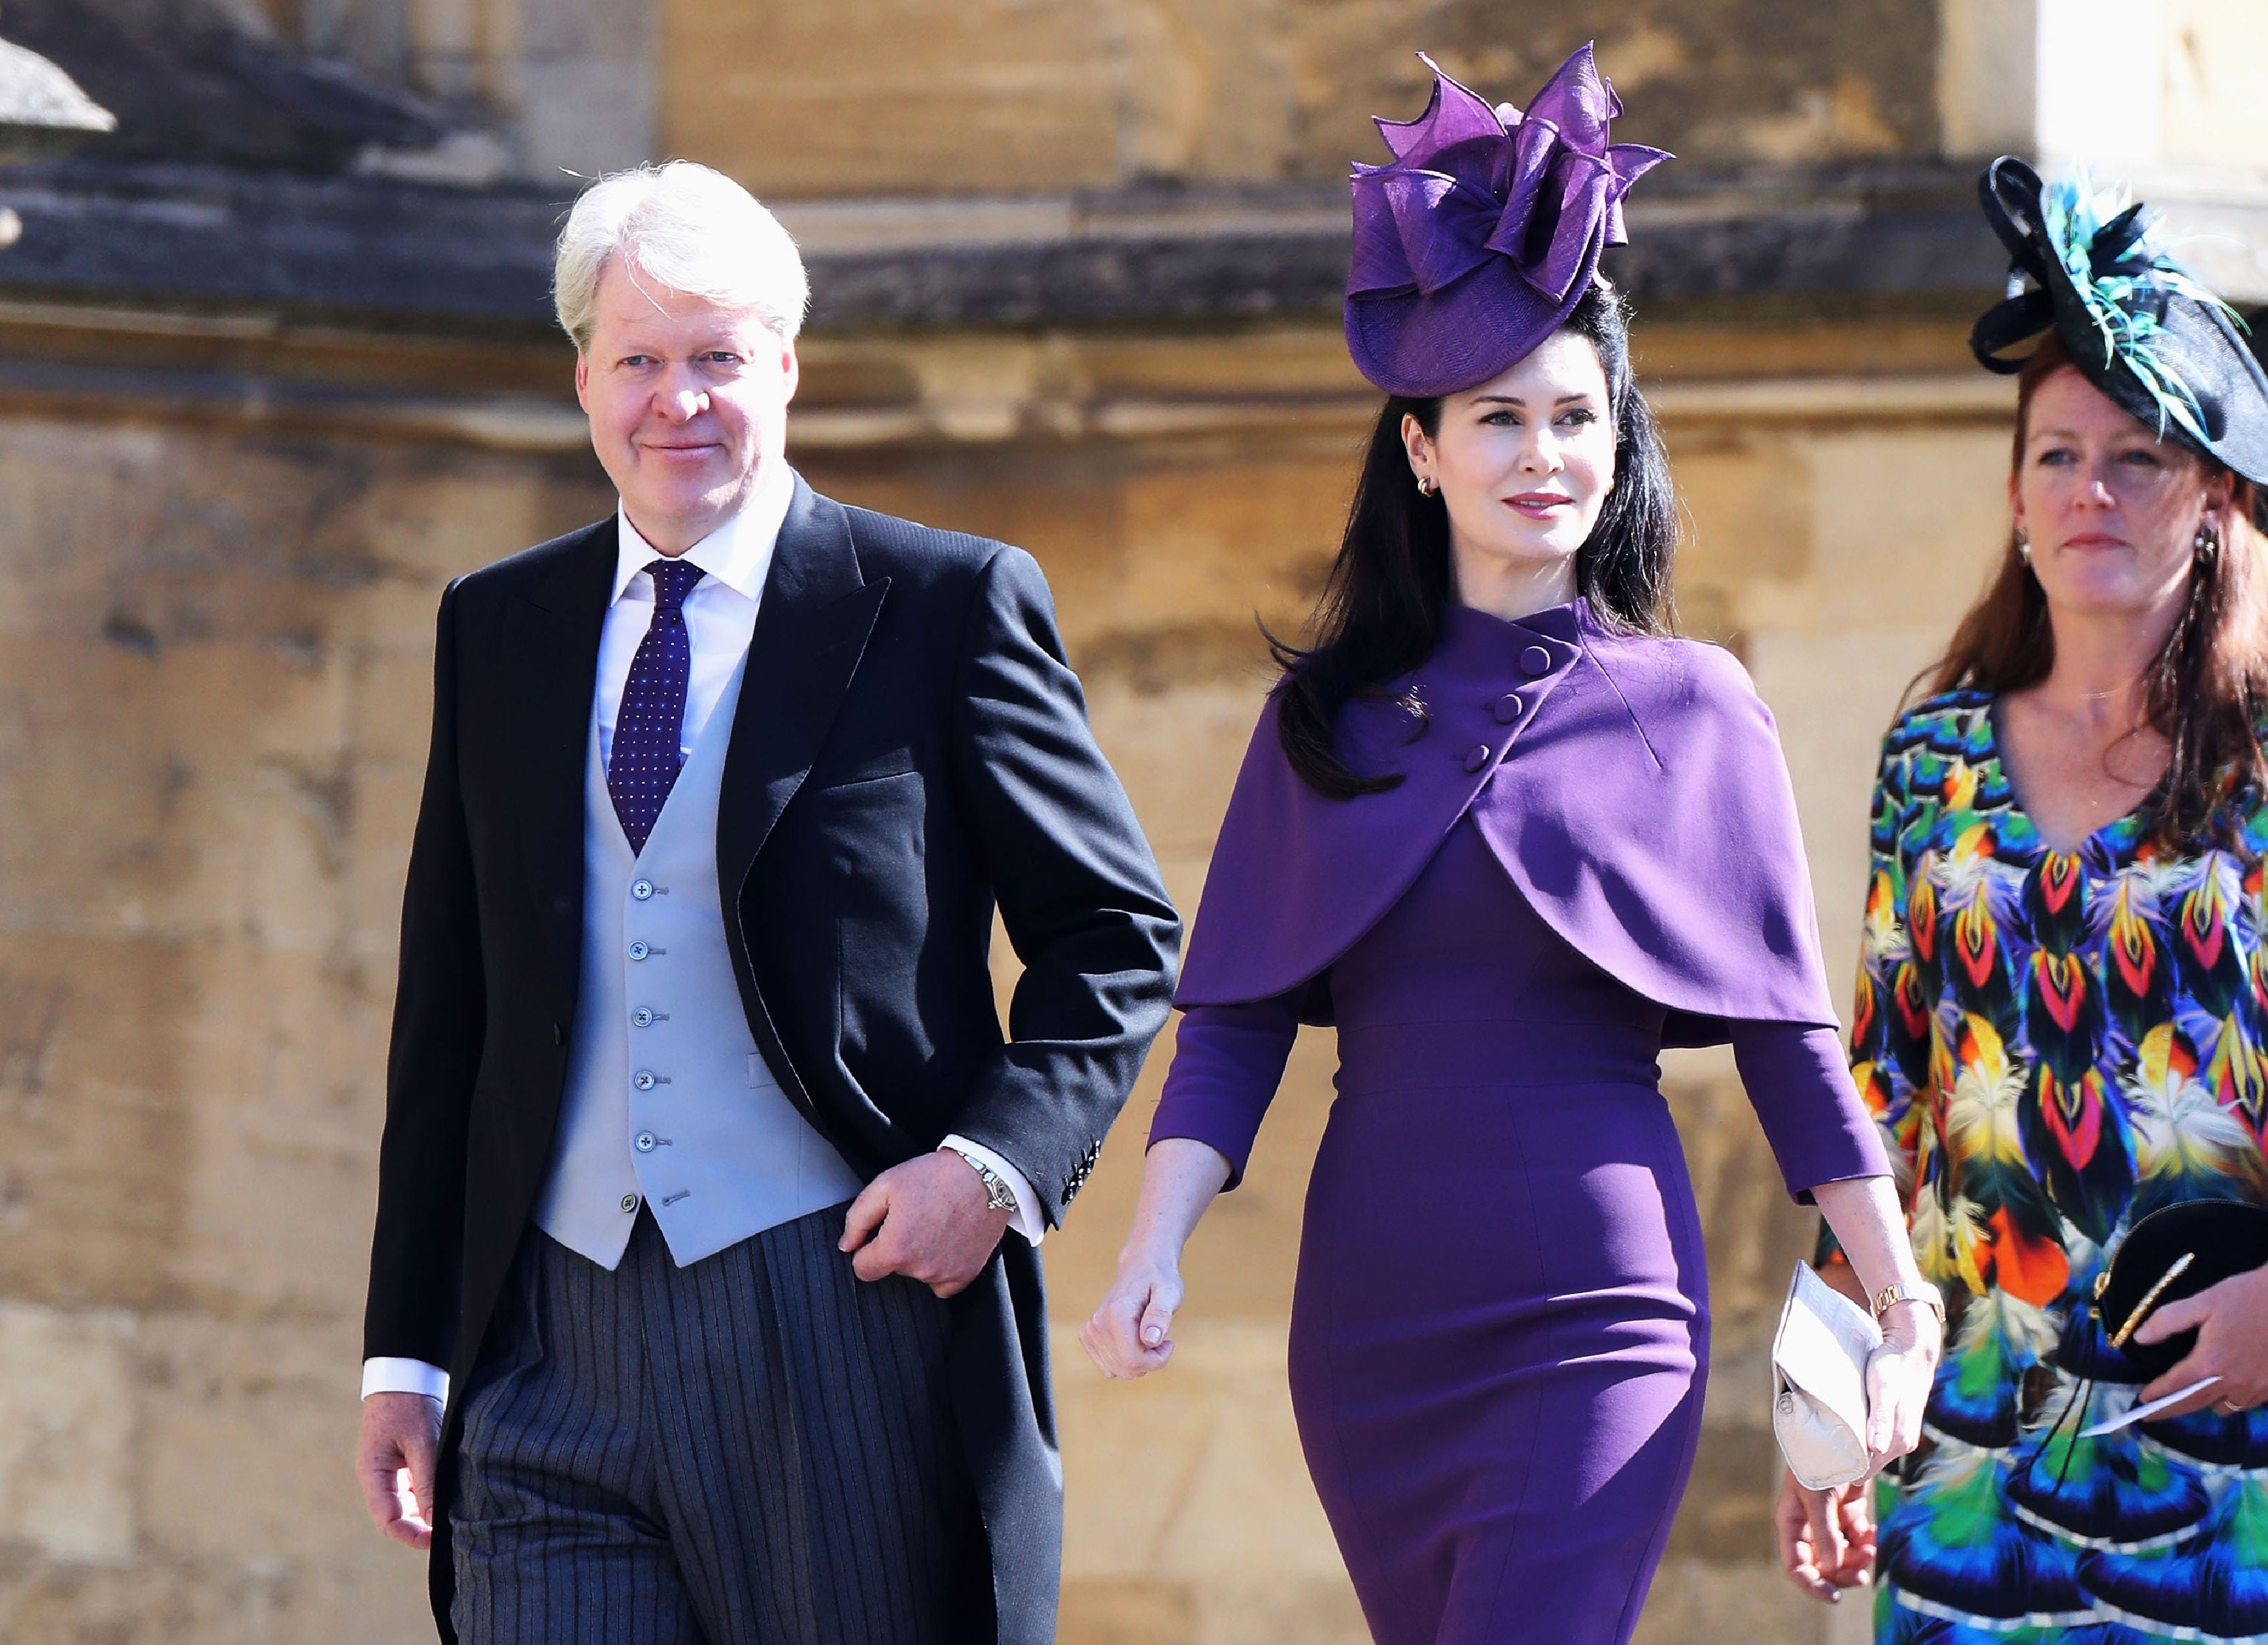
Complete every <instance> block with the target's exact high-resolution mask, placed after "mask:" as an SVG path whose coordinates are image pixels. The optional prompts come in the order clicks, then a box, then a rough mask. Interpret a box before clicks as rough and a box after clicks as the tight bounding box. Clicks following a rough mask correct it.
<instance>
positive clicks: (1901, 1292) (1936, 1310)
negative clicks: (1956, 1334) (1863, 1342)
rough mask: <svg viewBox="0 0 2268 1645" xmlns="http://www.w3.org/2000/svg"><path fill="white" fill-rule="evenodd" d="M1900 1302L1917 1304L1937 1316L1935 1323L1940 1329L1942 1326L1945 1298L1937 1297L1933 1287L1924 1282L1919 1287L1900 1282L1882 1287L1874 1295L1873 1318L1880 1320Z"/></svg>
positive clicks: (1937, 1294) (1935, 1288)
mask: <svg viewBox="0 0 2268 1645" xmlns="http://www.w3.org/2000/svg"><path fill="white" fill-rule="evenodd" d="M1900 1302H1919V1303H1920V1304H1921V1305H1922V1306H1923V1307H1924V1308H1926V1309H1929V1310H1930V1311H1931V1312H1932V1313H1933V1314H1935V1315H1936V1316H1937V1323H1938V1325H1939V1326H1940V1328H1942V1327H1943V1326H1944V1324H1945V1298H1944V1297H1943V1296H1941V1295H1939V1293H1938V1289H1937V1287H1935V1286H1933V1285H1930V1284H1928V1283H1926V1282H1925V1283H1923V1284H1920V1285H1907V1284H1904V1283H1903V1282H1901V1283H1899V1284H1896V1285H1886V1286H1884V1287H1882V1288H1881V1290H1879V1291H1877V1292H1875V1293H1874V1317H1875V1318H1876V1319H1880V1318H1881V1317H1882V1316H1883V1315H1884V1314H1886V1313H1888V1312H1889V1310H1890V1309H1893V1308H1895V1307H1896V1306H1897V1305H1898V1304H1899V1303H1900Z"/></svg>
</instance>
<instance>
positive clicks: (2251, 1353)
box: [2134, 1268, 2268, 1422]
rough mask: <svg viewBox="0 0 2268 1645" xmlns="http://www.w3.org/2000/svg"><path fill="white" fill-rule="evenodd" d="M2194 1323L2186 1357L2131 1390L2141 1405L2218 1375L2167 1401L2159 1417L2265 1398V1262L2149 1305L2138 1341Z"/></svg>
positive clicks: (2227, 1411)
mask: <svg viewBox="0 0 2268 1645" xmlns="http://www.w3.org/2000/svg"><path fill="white" fill-rule="evenodd" d="M2191 1328H2195V1330H2196V1331H2197V1334H2198V1335H2197V1346H2195V1347H2193V1348H2191V1350H2190V1352H2189V1357H2188V1358H2187V1359H2185V1360H2183V1361H2182V1362H2181V1363H2180V1364H2179V1365H2176V1367H2174V1368H2173V1369H2172V1370H2170V1371H2168V1372H2167V1373H2166V1374H2165V1375H2164V1376H2161V1377H2160V1378H2158V1380H2157V1381H2156V1382H2154V1383H2151V1384H2150V1385H2149V1386H2148V1387H2147V1388H2145V1389H2143V1390H2142V1391H2141V1392H2139V1393H2138V1394H2136V1395H2135V1396H2134V1403H2135V1404H2136V1405H2142V1404H2144V1403H2146V1402H2147V1401H2149V1400H2152V1399H2162V1398H2165V1397H2166V1396H2167V1395H2168V1394H2172V1393H2179V1392H2180V1391H2182V1390H2183V1389H2184V1388H2187V1387H2188V1386H2189V1385H2190V1384H2191V1383H2197V1382H2202V1381H2203V1380H2204V1379H2205V1378H2206V1377H2208V1376H2218V1377H2219V1378H2220V1381H2219V1382H2217V1383H2214V1384H2213V1386H2212V1387H2210V1388H2208V1389H2206V1390H2205V1391H2204V1392H2202V1393H2200V1394H2197V1395H2195V1396H2193V1397H2191V1398H2188V1399H2185V1400H2183V1402H2182V1403H2181V1404H2179V1405H2173V1406H2169V1408H2168V1409H2167V1410H2166V1411H2165V1412H2163V1413H2161V1415H2160V1416H2159V1417H2158V1419H2157V1420H2159V1421H2161V1422H2170V1421H2172V1420H2174V1418H2176V1417H2177V1416H2183V1415H2185V1414H2187V1413H2190V1412H2191V1411H2198V1410H2202V1409H2203V1408H2204V1407H2205V1406H2206V1405H2211V1406H2213V1407H2214V1408H2215V1409H2216V1410H2218V1411H2220V1413H2222V1414H2224V1415H2233V1414H2234V1413H2236V1412H2239V1411H2243V1410H2247V1409H2249V1408H2250V1407H2251V1406H2253V1405H2263V1404H2268V1268H2255V1269H2253V1270H2252V1271H2251V1272H2249V1273H2240V1274H2235V1275H2232V1276H2231V1277H2230V1278H2228V1279H2226V1280H2222V1281H2221V1282H2220V1284H2219V1285H2215V1286H2208V1287H2206V1288H2205V1289H2204V1290H2202V1291H2199V1292H2198V1294H2197V1295H2195V1296H2185V1297H2183V1298H2182V1299H2181V1300H2180V1301H2179V1302H2168V1303H2166V1304H2165V1305H2163V1306H2162V1307H2161V1308H2157V1309H2153V1310H2152V1311H2151V1314H2150V1317H2148V1318H2147V1319H2146V1320H2144V1321H2143V1322H2142V1324H2141V1326H2140V1328H2139V1329H2138V1330H2137V1331H2135V1332H2134V1340H2135V1341H2137V1342H2163V1341H2164V1340H2165V1339H2167V1338H2168V1337H2172V1336H2177V1335H2179V1334H2180V1333H2181V1332H2183V1331H2188V1330H2191Z"/></svg>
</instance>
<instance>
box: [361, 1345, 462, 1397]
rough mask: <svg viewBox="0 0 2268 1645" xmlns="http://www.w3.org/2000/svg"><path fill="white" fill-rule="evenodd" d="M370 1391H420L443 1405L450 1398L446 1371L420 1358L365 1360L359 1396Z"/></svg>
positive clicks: (407, 1392) (396, 1392) (390, 1392)
mask: <svg viewBox="0 0 2268 1645" xmlns="http://www.w3.org/2000/svg"><path fill="white" fill-rule="evenodd" d="M372 1394H423V1395H424V1396H425V1397H426V1398H429V1399H438V1400H441V1401H443V1402H444V1403H445V1404H446V1402H447V1400H448V1398H449V1373H448V1372H446V1371H445V1370H443V1369H442V1368H440V1367H439V1366H438V1365H428V1364H427V1363H426V1362H425V1361H423V1360H394V1359H386V1358H382V1357H381V1358H379V1359H375V1360H365V1361H363V1362H362V1397H363V1398H365V1399H367V1398H370V1397H371V1396H372Z"/></svg>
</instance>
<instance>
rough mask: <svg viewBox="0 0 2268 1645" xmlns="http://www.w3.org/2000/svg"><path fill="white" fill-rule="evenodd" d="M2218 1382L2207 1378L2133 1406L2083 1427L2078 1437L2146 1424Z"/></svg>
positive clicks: (2108, 1432) (2083, 1437)
mask: <svg viewBox="0 0 2268 1645" xmlns="http://www.w3.org/2000/svg"><path fill="white" fill-rule="evenodd" d="M2219 1381H2220V1378H2219V1377H2218V1376H2208V1377H2206V1378H2205V1380H2204V1381H2203V1382H2201V1383H2191V1384H2190V1385H2189V1386H2188V1387H2187V1388H2184V1389H2183V1390H2182V1391H2180V1392H2179V1393H2172V1394H2168V1395H2166V1396H2165V1398H2162V1399H2153V1400H2152V1401H2150V1403H2149V1404H2148V1405H2135V1406H2133V1407H2132V1408H2131V1409H2129V1410H2126V1411H2122V1412H2120V1413H2118V1414H2117V1416H2115V1417H2111V1418H2109V1419H2108V1420H2104V1421H2102V1422H2097V1423H2096V1424H2095V1425H2094V1426H2093V1427H2083V1428H2081V1429H2080V1431H2079V1436H2080V1438H2081V1439H2100V1438H2101V1437H2102V1435H2105V1434H2116V1433H2117V1431H2118V1430H2119V1429H2120V1428H2123V1427H2132V1426H2133V1425H2134V1424H2135V1423H2137V1422H2147V1421H2148V1420H2150V1419H2151V1418H2152V1417H2154V1416H2156V1415H2157V1414H2158V1413H2160V1412H2161V1411H2163V1410H2164V1409H2165V1408H2166V1407H2167V1406H2169V1405H2179V1404H2181V1402H2182V1401H2183V1400H2184V1399H2186V1398H2189V1397H2190V1396H2191V1394H2196V1393H2202V1392H2204V1391H2205V1390H2206V1389H2208V1388H2210V1387H2212V1386H2213V1384H2214V1383H2217V1382H2219Z"/></svg>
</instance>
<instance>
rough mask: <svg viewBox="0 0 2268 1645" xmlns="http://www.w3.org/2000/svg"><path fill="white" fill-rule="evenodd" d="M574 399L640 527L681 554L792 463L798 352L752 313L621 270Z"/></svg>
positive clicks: (610, 278) (602, 306) (585, 355)
mask: <svg viewBox="0 0 2268 1645" xmlns="http://www.w3.org/2000/svg"><path fill="white" fill-rule="evenodd" d="M795 385H796V359H795V345H794V344H793V343H788V342H784V341H783V340H782V339H781V337H780V336H779V335H778V334H777V332H775V331H773V330H772V329H771V328H770V327H769V326H767V325H766V324H765V323H764V322H763V321H762V320H761V319H759V318H758V317H757V314H756V313H755V310H753V309H748V308H722V307H719V306H717V305H716V304H714V303H711V302H708V301H705V300H704V299H701V298H697V297H689V296H687V295H686V294H685V293H684V292H682V291H671V290H670V289H669V288H668V287H666V286H662V285H657V284H654V282H653V281H652V280H651V279H650V278H647V277H644V276H642V275H638V276H635V277H634V275H633V272H632V271H631V270H630V269H628V268H626V267H625V265H624V263H623V261H622V259H621V258H619V257H616V258H615V259H613V260H612V261H610V262H608V264H607V267H606V269H605V272H604V273H602V274H601V275H600V277H599V290H598V295H597V300H596V302H595V304H594V315H593V324H592V329H591V342H590V346H589V347H588V348H586V349H585V350H583V352H582V354H581V355H580V356H579V357H578V358H577V360H576V362H575V395H576V398H577V399H578V400H580V401H581V402H582V403H583V409H584V410H585V411H586V412H587V413H589V414H590V418H591V445H592V447H593V449H594V450H595V451H596V452H597V453H598V454H599V462H600V466H602V467H603V468H605V469H606V471H607V476H608V478H609V479H611V480H613V481H614V483H615V490H616V491H620V492H621V493H622V504H623V506H624V508H625V509H626V510H627V511H628V513H629V514H630V523H631V524H632V525H634V526H636V527H637V528H638V531H639V533H640V534H641V535H644V538H645V539H646V541H647V542H651V543H652V544H653V546H654V547H655V548H657V549H659V550H661V551H662V552H663V553H665V554H681V553H683V552H684V551H685V550H687V549H689V548H691V547H692V546H693V545H694V544H695V543H696V542H700V541H701V539H702V538H703V537H705V536H707V535H709V534H710V533H711V531H714V530H715V529H716V528H717V527H718V525H720V524H722V523H723V522H724V521H725V520H726V519H727V518H729V517H730V516H731V515H732V514H733V513H735V512H736V511H737V510H738V509H739V508H740V505H741V504H742V503H743V502H745V501H746V500H747V496H748V493H749V492H750V491H752V490H754V489H755V483H756V476H757V473H758V470H759V469H760V468H762V466H763V465H764V464H766V463H777V462H783V461H785V460H786V459H785V452H786V449H787V407H788V402H789V401H790V400H792V399H793V398H794V397H795Z"/></svg>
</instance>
